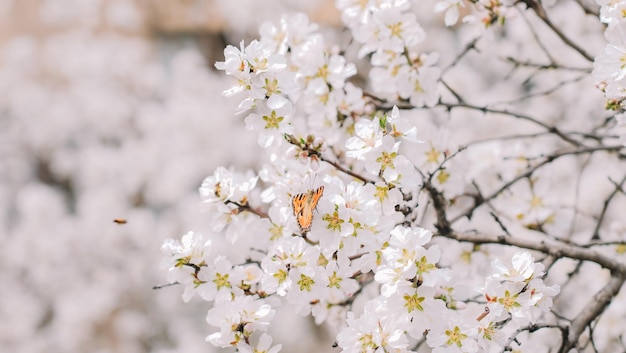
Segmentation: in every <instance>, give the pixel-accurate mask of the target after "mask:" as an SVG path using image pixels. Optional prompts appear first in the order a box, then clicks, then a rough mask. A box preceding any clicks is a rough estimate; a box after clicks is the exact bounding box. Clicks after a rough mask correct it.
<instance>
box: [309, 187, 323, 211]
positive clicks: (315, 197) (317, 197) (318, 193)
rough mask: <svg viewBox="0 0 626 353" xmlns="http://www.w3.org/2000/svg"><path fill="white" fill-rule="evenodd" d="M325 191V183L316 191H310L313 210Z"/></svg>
mask: <svg viewBox="0 0 626 353" xmlns="http://www.w3.org/2000/svg"><path fill="white" fill-rule="evenodd" d="M323 193H324V185H322V186H320V187H319V188H317V190H315V191H310V192H309V195H310V196H311V198H310V200H311V201H310V202H311V210H314V209H315V207H317V203H318V202H319V200H320V198H321V197H322V194H323Z"/></svg>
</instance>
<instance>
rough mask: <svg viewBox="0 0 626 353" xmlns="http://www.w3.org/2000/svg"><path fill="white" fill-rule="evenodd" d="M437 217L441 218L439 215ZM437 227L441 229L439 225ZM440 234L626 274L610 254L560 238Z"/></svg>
mask: <svg viewBox="0 0 626 353" xmlns="http://www.w3.org/2000/svg"><path fill="white" fill-rule="evenodd" d="M437 218H438V219H439V217H437ZM438 222H439V221H438ZM444 225H445V223H444ZM437 228H438V229H439V227H437ZM443 229H444V230H445V229H446V228H445V227H443ZM438 235H440V236H443V237H446V238H450V239H454V240H457V241H461V242H470V243H473V244H501V245H508V246H516V247H518V248H522V249H528V250H535V251H539V252H541V253H544V254H546V255H550V256H553V257H554V258H555V259H558V258H562V257H568V258H570V259H576V260H583V261H591V262H595V263H597V264H598V265H600V266H602V267H604V268H606V269H609V270H611V271H615V272H618V273H622V274H626V264H624V263H622V262H620V261H617V260H615V259H613V258H611V257H609V256H606V255H604V254H602V253H600V252H597V251H596V250H594V249H590V248H585V247H582V246H578V245H574V244H568V243H564V242H562V241H559V240H554V239H541V240H534V239H528V238H517V237H510V236H506V235H491V234H463V233H458V232H456V231H453V230H450V231H449V232H448V233H446V232H442V231H441V230H440V231H439V234H438Z"/></svg>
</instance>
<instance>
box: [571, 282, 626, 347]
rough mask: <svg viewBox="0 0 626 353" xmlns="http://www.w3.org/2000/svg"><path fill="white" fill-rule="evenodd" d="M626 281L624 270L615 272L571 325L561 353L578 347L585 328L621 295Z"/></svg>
mask: <svg viewBox="0 0 626 353" xmlns="http://www.w3.org/2000/svg"><path fill="white" fill-rule="evenodd" d="M625 280H626V272H624V271H623V270H621V271H618V272H613V275H612V276H611V279H610V280H609V282H608V283H607V284H606V286H604V288H602V289H600V290H599V291H598V292H597V293H596V294H595V295H594V296H593V298H591V300H589V302H588V303H587V304H586V305H585V306H584V307H583V309H582V310H581V311H580V313H579V314H578V315H577V316H576V318H574V320H573V321H572V324H571V325H570V329H569V335H568V339H567V342H564V344H563V345H562V346H561V350H560V352H561V353H567V352H569V351H570V350H571V349H572V348H574V347H576V344H577V343H578V340H579V338H580V335H581V334H582V333H583V331H584V330H585V328H586V327H587V326H588V325H589V324H590V323H591V322H592V321H593V320H595V319H596V318H597V317H598V316H600V315H601V314H602V312H603V311H604V310H605V309H606V308H607V307H608V306H609V304H610V303H611V300H613V298H614V297H615V296H616V295H617V293H619V290H620V288H621V287H622V285H623V284H624V281H625Z"/></svg>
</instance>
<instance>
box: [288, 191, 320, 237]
mask: <svg viewBox="0 0 626 353" xmlns="http://www.w3.org/2000/svg"><path fill="white" fill-rule="evenodd" d="M322 193H324V186H323V185H322V186H320V187H319V188H317V189H316V190H309V191H308V192H304V193H302V194H297V195H295V196H294V197H293V198H292V199H291V207H293V215H294V216H296V221H297V222H298V226H299V227H300V233H302V234H304V233H307V232H308V231H310V230H311V223H312V222H313V210H314V209H315V207H317V203H318V201H319V200H320V197H322Z"/></svg>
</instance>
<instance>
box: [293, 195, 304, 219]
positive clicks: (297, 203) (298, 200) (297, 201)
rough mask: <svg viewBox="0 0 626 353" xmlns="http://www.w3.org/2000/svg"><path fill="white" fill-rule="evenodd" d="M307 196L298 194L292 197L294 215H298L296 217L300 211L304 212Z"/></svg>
mask: <svg viewBox="0 0 626 353" xmlns="http://www.w3.org/2000/svg"><path fill="white" fill-rule="evenodd" d="M307 197H308V195H307V194H298V195H295V196H294V197H293V198H292V199H291V207H292V208H293V215H294V216H296V219H297V218H298V215H299V214H300V212H302V209H303V208H304V205H305V201H306V199H307Z"/></svg>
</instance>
